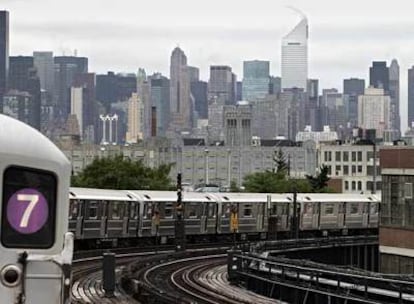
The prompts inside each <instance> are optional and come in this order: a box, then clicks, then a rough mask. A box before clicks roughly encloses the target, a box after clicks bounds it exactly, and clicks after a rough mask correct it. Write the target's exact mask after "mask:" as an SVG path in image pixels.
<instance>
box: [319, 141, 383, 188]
mask: <svg viewBox="0 0 414 304" xmlns="http://www.w3.org/2000/svg"><path fill="white" fill-rule="evenodd" d="M377 148H378V150H379V149H380V147H377ZM377 154H378V151H377ZM375 159H376V160H375V165H374V146H373V145H351V144H343V145H321V146H320V148H319V155H318V166H319V168H320V167H321V166H322V165H326V166H327V167H328V174H329V176H330V177H331V178H337V179H341V180H342V191H343V192H344V193H361V192H364V193H371V192H372V191H373V189H374V186H373V183H374V180H375V183H376V191H380V190H381V173H380V169H379V168H380V166H379V157H378V156H377V157H376V158H375ZM374 168H375V169H376V174H375V177H374Z"/></svg>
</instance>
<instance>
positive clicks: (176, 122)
mask: <svg viewBox="0 0 414 304" xmlns="http://www.w3.org/2000/svg"><path fill="white" fill-rule="evenodd" d="M191 112H192V109H191V102H190V77H189V73H188V66H187V56H185V54H184V52H183V51H182V50H181V49H180V48H179V47H176V48H175V49H174V50H173V52H172V54H171V64H170V130H171V131H173V132H174V131H175V132H180V131H183V130H188V129H190V128H191V127H192V126H191Z"/></svg>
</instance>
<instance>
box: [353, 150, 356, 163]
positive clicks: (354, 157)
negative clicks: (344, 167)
mask: <svg viewBox="0 0 414 304" xmlns="http://www.w3.org/2000/svg"><path fill="white" fill-rule="evenodd" d="M356 160H357V156H356V152H355V151H352V161H353V162H355V161H356Z"/></svg>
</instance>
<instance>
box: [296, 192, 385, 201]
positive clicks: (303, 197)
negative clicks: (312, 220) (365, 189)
mask: <svg viewBox="0 0 414 304" xmlns="http://www.w3.org/2000/svg"><path fill="white" fill-rule="evenodd" d="M297 199H298V201H301V202H345V201H346V202H378V198H377V196H375V195H372V194H353V193H298V196H297Z"/></svg>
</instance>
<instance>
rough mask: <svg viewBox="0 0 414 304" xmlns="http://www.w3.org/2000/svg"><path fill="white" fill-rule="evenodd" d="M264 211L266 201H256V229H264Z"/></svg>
mask: <svg viewBox="0 0 414 304" xmlns="http://www.w3.org/2000/svg"><path fill="white" fill-rule="evenodd" d="M265 212H266V203H258V204H257V222H256V228H257V231H263V230H264V224H265Z"/></svg>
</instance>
